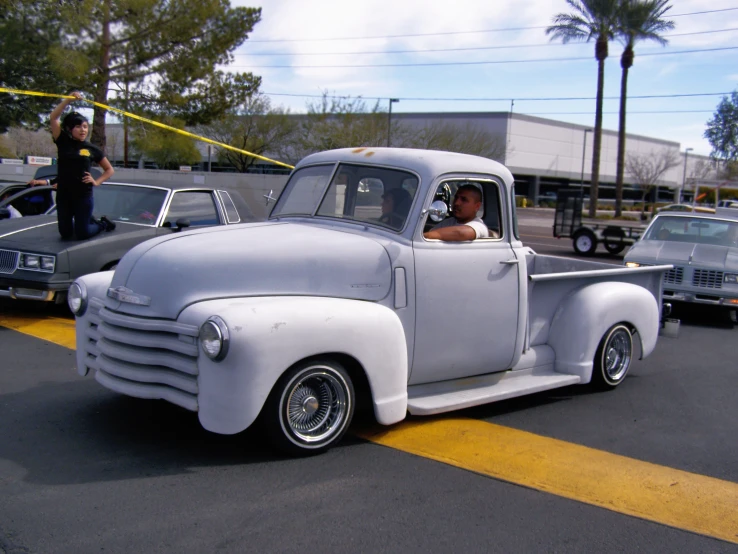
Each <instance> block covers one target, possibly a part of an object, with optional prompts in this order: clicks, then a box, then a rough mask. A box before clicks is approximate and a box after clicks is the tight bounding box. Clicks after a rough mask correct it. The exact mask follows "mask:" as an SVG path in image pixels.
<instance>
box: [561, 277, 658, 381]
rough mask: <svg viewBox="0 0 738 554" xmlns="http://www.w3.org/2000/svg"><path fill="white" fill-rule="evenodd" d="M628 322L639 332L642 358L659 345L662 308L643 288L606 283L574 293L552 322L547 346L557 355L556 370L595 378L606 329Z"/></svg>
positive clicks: (584, 378) (596, 284)
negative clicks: (595, 364)
mask: <svg viewBox="0 0 738 554" xmlns="http://www.w3.org/2000/svg"><path fill="white" fill-rule="evenodd" d="M620 322H623V323H626V324H628V325H629V326H630V327H631V328H634V329H635V330H636V331H637V332H638V337H639V339H640V346H641V348H640V350H641V357H642V358H644V357H646V356H648V355H649V354H650V353H651V352H652V351H653V349H654V347H655V346H656V340H657V338H658V333H659V306H658V302H657V301H656V298H654V296H653V295H652V294H651V293H650V292H649V291H648V290H647V289H645V288H644V287H640V286H638V285H634V284H632V283H619V282H603V283H593V284H591V285H585V286H583V287H581V288H578V289H576V290H574V291H572V292H571V293H570V294H569V295H567V296H566V297H565V298H564V299H563V300H562V301H561V304H559V307H558V308H557V310H556V313H555V314H554V317H553V320H552V322H551V331H550V333H549V336H548V344H549V345H550V346H551V347H552V348H553V349H554V351H555V352H556V364H555V369H556V371H558V372H560V373H567V374H572V375H579V376H580V377H581V378H582V383H588V382H589V381H590V380H591V379H592V366H593V361H594V356H595V352H596V351H597V347H598V346H599V343H600V341H601V340H602V337H603V336H604V335H605V333H606V332H607V330H608V329H609V328H610V327H612V326H613V325H615V324H616V323H620Z"/></svg>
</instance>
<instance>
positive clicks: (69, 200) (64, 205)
mask: <svg viewBox="0 0 738 554" xmlns="http://www.w3.org/2000/svg"><path fill="white" fill-rule="evenodd" d="M93 205H94V200H93V198H92V195H90V196H77V195H75V194H64V193H61V194H60V191H57V193H56V217H57V221H58V224H59V234H60V235H61V236H62V238H63V239H71V238H72V237H73V236H76V237H77V239H79V240H83V239H88V238H90V237H94V236H95V235H97V234H98V233H99V232H100V231H102V227H101V226H100V224H99V223H97V222H96V221H94V220H93V219H92V207H93Z"/></svg>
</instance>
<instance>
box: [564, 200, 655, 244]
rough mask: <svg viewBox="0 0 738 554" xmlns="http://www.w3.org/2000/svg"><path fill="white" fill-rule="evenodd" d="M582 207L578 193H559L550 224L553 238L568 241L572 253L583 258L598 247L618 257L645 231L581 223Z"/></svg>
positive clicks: (632, 225)
mask: <svg viewBox="0 0 738 554" xmlns="http://www.w3.org/2000/svg"><path fill="white" fill-rule="evenodd" d="M583 204H584V198H583V196H582V191H581V190H579V189H575V190H566V189H562V190H560V191H559V192H558V195H557V198H556V214H555V216H554V224H553V236H554V237H556V238H571V239H572V246H573V247H574V251H575V252H576V253H577V254H580V255H582V256H593V255H594V253H595V251H596V250H597V245H598V244H600V243H602V244H603V245H604V247H605V249H606V250H607V251H608V252H609V253H610V254H620V253H621V252H622V251H623V250H625V247H626V246H631V245H632V244H634V243H635V242H636V241H637V240H638V239H639V238H640V237H641V234H642V233H643V231H644V230H645V228H646V227H645V226H644V225H643V224H641V223H640V222H633V223H629V222H617V223H613V222H609V223H597V222H593V221H582V205H583Z"/></svg>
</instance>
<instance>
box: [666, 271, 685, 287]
mask: <svg viewBox="0 0 738 554" xmlns="http://www.w3.org/2000/svg"><path fill="white" fill-rule="evenodd" d="M682 279H684V268H683V267H674V268H672V269H670V270H669V271H667V272H666V273H664V284H668V285H681V284H682Z"/></svg>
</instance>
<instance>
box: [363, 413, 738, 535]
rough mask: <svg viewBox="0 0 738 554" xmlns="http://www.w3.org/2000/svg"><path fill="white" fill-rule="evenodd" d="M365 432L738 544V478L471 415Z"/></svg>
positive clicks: (379, 440)
mask: <svg viewBox="0 0 738 554" xmlns="http://www.w3.org/2000/svg"><path fill="white" fill-rule="evenodd" d="M360 436H362V437H363V438H365V439H367V440H370V441H372V442H374V443H377V444H381V445H384V446H388V447H390V448H395V449H397V450H402V451H404V452H409V453H411V454H415V455H417V456H423V457H425V458H431V459H433V460H437V461H439V462H443V463H445V464H449V465H452V466H456V467H459V468H462V469H466V470H469V471H474V472H476V473H480V474H482V475H488V476H490V477H495V478H497V479H501V480H503V481H509V482H511V483H516V484H518V485H523V486H526V487H530V488H533V489H537V490H540V491H544V492H548V493H551V494H555V495H557V496H562V497H565V498H570V499H572V500H577V501H579V502H585V503H587V504H592V505H594V506H600V507H602V508H606V509H608V510H613V511H615V512H620V513H622V514H627V515H631V516H635V517H639V518H642V519H646V520H650V521H655V522H657V523H661V524H663V525H668V526H671V527H677V528H679V529H684V530H688V531H693V532H695V533H699V534H701V535H707V536H710V537H715V538H717V539H722V540H724V541H728V542H733V543H737V544H738V484H736V483H731V482H729V481H721V480H720V479H714V478H711V477H705V476H703V475H697V474H694V473H688V472H686V471H680V470H677V469H672V468H669V467H663V466H658V465H656V464H651V463H648V462H642V461H639V460H634V459H632V458H627V457H625V456H619V455H616V454H611V453H608V452H604V451H601V450H595V449H593V448H587V447H585V446H580V445H576V444H572V443H568V442H564V441H560V440H556V439H551V438H547V437H542V436H540V435H535V434H533V433H528V432H525V431H519V430H516V429H511V428H509V427H502V426H500V425H494V424H491V423H486V422H484V421H478V420H475V419H466V418H443V419H423V420H410V421H406V422H403V423H400V424H398V425H395V426H392V427H390V428H387V429H377V428H374V429H372V430H371V431H363V432H361V433H360Z"/></svg>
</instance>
